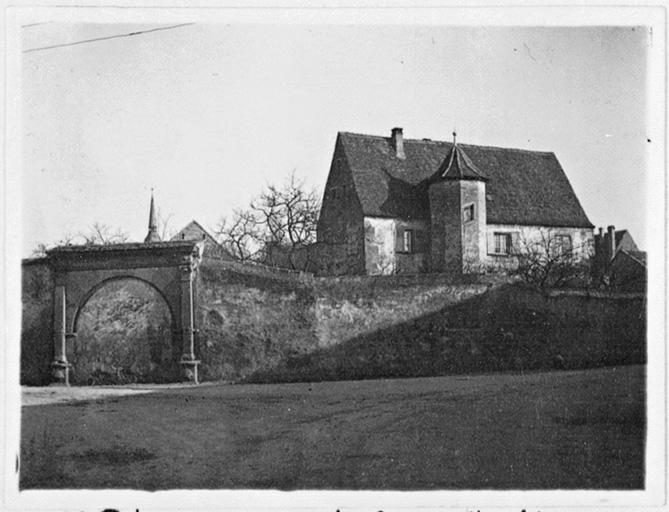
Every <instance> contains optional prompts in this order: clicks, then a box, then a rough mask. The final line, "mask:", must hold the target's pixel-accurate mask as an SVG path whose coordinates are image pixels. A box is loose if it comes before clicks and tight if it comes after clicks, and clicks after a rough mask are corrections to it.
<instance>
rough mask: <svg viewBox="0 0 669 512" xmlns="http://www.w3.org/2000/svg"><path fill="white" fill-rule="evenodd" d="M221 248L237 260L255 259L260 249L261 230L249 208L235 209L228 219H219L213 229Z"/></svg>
mask: <svg viewBox="0 0 669 512" xmlns="http://www.w3.org/2000/svg"><path fill="white" fill-rule="evenodd" d="M214 232H215V233H216V235H217V236H218V238H219V241H220V243H221V245H222V246H223V249H225V250H226V251H227V252H228V254H230V255H231V256H232V257H233V258H235V259H237V260H239V261H252V260H256V259H257V256H258V253H259V251H260V239H261V232H260V229H259V226H258V221H257V219H256V218H255V216H254V214H253V212H252V211H250V210H242V209H236V210H234V211H233V212H232V217H231V218H230V219H229V220H226V219H221V221H220V223H219V225H218V227H217V228H216V229H215V230H214Z"/></svg>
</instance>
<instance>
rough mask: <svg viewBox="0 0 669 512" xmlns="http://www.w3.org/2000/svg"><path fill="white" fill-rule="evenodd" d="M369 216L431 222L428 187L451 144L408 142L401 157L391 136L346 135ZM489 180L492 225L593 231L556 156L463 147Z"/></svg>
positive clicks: (348, 155) (343, 140) (343, 137)
mask: <svg viewBox="0 0 669 512" xmlns="http://www.w3.org/2000/svg"><path fill="white" fill-rule="evenodd" d="M339 140H340V142H341V145H342V148H343V151H344V154H345V156H346V159H347V161H348V164H349V166H350V168H351V171H352V174H353V181H354V183H355V187H356V191H357V194H358V197H359V199H360V204H361V205H362V209H363V212H364V214H365V215H369V216H378V217H399V218H405V219H411V218H413V219H428V218H429V216H430V210H429V203H428V194H427V183H428V180H430V179H431V178H432V177H433V176H434V175H435V173H436V172H437V171H438V170H439V168H440V166H441V164H442V162H444V160H445V159H446V157H447V156H448V155H449V152H450V151H451V149H452V148H453V144H452V143H450V142H440V141H430V140H413V139H405V140H404V153H405V155H406V158H405V159H399V158H397V157H396V156H395V152H394V150H393V147H392V145H391V142H390V138H389V137H378V136H373V135H360V134H354V133H347V132H340V133H339ZM458 147H461V148H462V149H463V150H464V151H466V155H467V157H468V159H470V161H471V164H472V166H474V167H475V168H476V169H477V170H479V171H480V174H482V175H483V177H485V178H487V179H488V181H487V182H486V208H487V222H488V223H489V224H523V225H540V226H573V227H587V228H591V227H592V224H591V223H590V221H589V220H588V217H587V216H586V214H585V212H584V211H583V208H582V207H581V204H580V203H579V201H578V198H577V197H576V194H575V193H574V190H573V189H572V187H571V185H570V183H569V181H568V180H567V177H566V175H565V173H564V171H563V170H562V167H561V166H560V163H559V162H558V160H557V158H556V157H555V154H553V153H549V152H540V151H527V150H521V149H507V148H496V147H488V146H473V145H469V144H460V143H458Z"/></svg>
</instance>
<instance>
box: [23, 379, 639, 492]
mask: <svg viewBox="0 0 669 512" xmlns="http://www.w3.org/2000/svg"><path fill="white" fill-rule="evenodd" d="M644 390H645V370H644V367H643V366H627V367H613V368H601V369H595V370H583V371H565V372H544V373H533V374H525V375H512V374H498V375H480V376H450V377H429V378H428V377H426V378H412V379H392V380H366V381H342V382H319V383H299V384H273V385H256V384H245V385H210V386H203V387H190V388H177V389H165V390H161V391H159V392H156V393H153V394H147V395H134V396H125V397H114V399H113V400H104V399H96V400H95V401H88V402H77V403H76V404H77V405H76V406H71V405H67V404H52V405H37V406H31V407H24V408H23V414H22V447H21V470H20V486H21V488H22V489H29V488H136V489H147V490H155V489H177V488H178V489H188V488H199V489H202V488H211V489H225V488H278V489H583V488H587V489H631V488H635V489H641V488H643V485H644V440H645V405H644V404H645V391H644Z"/></svg>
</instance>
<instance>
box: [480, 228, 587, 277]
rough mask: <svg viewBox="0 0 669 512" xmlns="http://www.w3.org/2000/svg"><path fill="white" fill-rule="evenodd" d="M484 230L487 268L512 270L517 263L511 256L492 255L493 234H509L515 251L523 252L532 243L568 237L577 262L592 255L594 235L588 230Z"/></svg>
mask: <svg viewBox="0 0 669 512" xmlns="http://www.w3.org/2000/svg"><path fill="white" fill-rule="evenodd" d="M486 230H487V237H486V238H487V240H486V246H485V247H486V256H485V258H484V260H483V262H484V264H485V265H486V266H487V267H489V268H490V267H493V268H494V267H497V266H501V267H503V268H513V267H514V266H515V264H516V263H517V261H516V258H515V257H513V256H500V255H495V254H492V252H493V251H494V245H493V244H494V238H493V235H494V233H510V234H511V235H512V240H513V244H514V250H516V251H523V250H524V249H527V247H528V246H531V245H532V244H533V243H542V240H544V239H551V238H552V237H554V236H556V235H569V236H570V237H571V243H572V248H573V251H574V255H575V257H576V261H577V262H582V261H586V260H588V259H589V258H591V257H592V255H593V254H594V235H593V232H592V229H590V228H574V227H546V226H522V225H517V224H488V225H487V228H486Z"/></svg>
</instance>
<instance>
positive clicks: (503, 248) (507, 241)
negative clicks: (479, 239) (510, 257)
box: [493, 233, 512, 254]
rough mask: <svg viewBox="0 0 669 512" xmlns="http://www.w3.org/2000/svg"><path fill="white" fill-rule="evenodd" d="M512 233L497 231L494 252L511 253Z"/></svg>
mask: <svg viewBox="0 0 669 512" xmlns="http://www.w3.org/2000/svg"><path fill="white" fill-rule="evenodd" d="M511 249H512V242H511V233H495V247H494V252H493V254H511Z"/></svg>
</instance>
